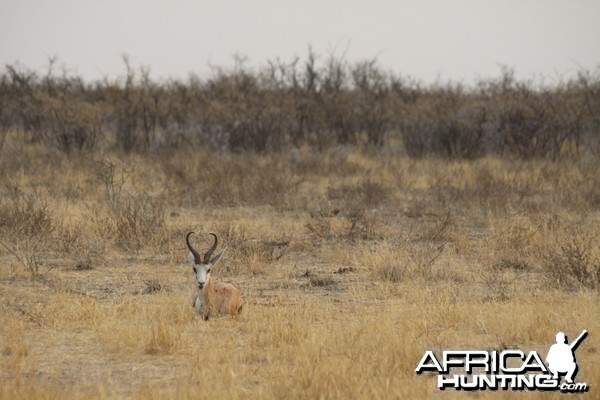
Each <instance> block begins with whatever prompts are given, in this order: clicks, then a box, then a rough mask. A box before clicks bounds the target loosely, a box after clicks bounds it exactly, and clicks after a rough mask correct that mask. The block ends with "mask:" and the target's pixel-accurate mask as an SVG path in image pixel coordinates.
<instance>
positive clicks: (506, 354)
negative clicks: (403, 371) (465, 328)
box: [415, 330, 589, 393]
mask: <svg viewBox="0 0 600 400" xmlns="http://www.w3.org/2000/svg"><path fill="white" fill-rule="evenodd" d="M587 334H588V333H587V331H586V330H584V331H583V332H581V334H580V335H579V336H578V337H577V339H575V340H573V341H572V342H571V343H570V344H568V342H567V337H566V336H565V334H564V333H563V332H558V333H557V334H556V343H555V344H553V345H552V346H551V347H550V350H549V351H548V355H547V356H546V363H544V362H543V361H542V359H541V358H540V356H539V355H538V354H537V352H535V351H530V352H529V353H528V354H525V353H524V352H522V351H521V350H503V351H500V352H499V351H495V350H494V351H486V350H446V351H444V352H443V353H442V357H441V359H440V358H437V357H436V355H435V354H434V353H433V351H426V352H425V354H424V355H423V357H422V358H421V361H420V362H419V365H417V368H416V370H415V371H416V373H417V374H421V373H422V372H427V371H437V372H438V388H439V389H440V390H445V389H447V388H454V389H455V390H488V389H489V390H498V389H501V390H524V389H527V390H560V391H561V392H569V393H573V392H587V391H588V390H589V386H588V384H587V383H584V382H575V381H574V379H575V375H576V374H577V361H576V359H575V350H577V347H579V345H580V344H581V342H582V341H583V340H584V339H585V338H586V336H587ZM440 361H441V362H440ZM453 368H461V369H462V370H463V371H464V373H463V374H453V375H452V376H450V371H451V369H453ZM475 369H478V370H479V371H482V372H484V373H474V372H475V371H474V370H475ZM562 376H565V382H563V383H561V377H562Z"/></svg>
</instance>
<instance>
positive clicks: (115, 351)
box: [0, 53, 600, 399]
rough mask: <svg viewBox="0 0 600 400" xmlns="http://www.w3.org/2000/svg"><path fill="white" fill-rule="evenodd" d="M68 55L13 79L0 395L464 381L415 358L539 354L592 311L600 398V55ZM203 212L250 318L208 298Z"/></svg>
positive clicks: (591, 370)
mask: <svg viewBox="0 0 600 400" xmlns="http://www.w3.org/2000/svg"><path fill="white" fill-rule="evenodd" d="M53 65H54V64H53V63H50V68H49V71H48V74H47V76H45V77H44V76H42V77H40V76H37V75H36V74H34V73H32V72H30V71H26V70H22V69H19V68H17V67H15V66H7V69H6V71H7V72H5V74H4V75H2V76H0V398H6V399H69V398H73V399H76V398H77V399H78V398H103V399H113V398H115V399H116V398H133V399H142V398H143V399H153V398H156V399H164V398H182V399H186V398H194V399H195V398H233V399H236V398H241V399H254V398H277V399H281V398H294V399H295V398H306V399H314V398H325V399H328V398H344V399H346V398H376V399H391V398H431V397H433V398H442V397H444V398H445V397H450V398H454V397H460V396H464V395H465V394H466V393H465V392H454V391H453V390H446V391H445V392H440V391H439V390H438V389H437V387H436V384H437V377H436V376H435V375H432V374H428V373H426V374H423V375H417V374H416V373H415V368H416V366H417V364H418V362H419V361H420V359H421V357H422V356H423V354H424V353H425V351H427V350H433V351H435V352H436V353H438V354H439V353H440V352H442V351H443V350H448V349H483V350H490V351H491V350H498V351H501V350H503V349H520V350H522V351H525V352H528V351H532V350H535V351H538V352H539V354H540V355H542V356H543V357H545V355H546V353H547V351H548V349H549V347H550V345H551V344H553V343H554V337H555V334H556V333H557V332H558V331H564V332H565V333H566V334H567V336H568V338H569V339H570V340H572V339H574V338H575V337H576V336H577V335H578V334H579V333H580V332H581V331H582V330H583V329H587V330H588V331H589V336H588V337H587V338H586V339H585V341H584V342H583V343H582V344H581V346H580V347H579V348H578V349H577V352H576V356H577V362H578V365H579V373H578V375H577V381H579V382H587V383H588V384H590V385H591V387H590V393H588V394H583V395H582V396H591V397H594V393H596V392H597V387H596V385H597V383H598V382H600V364H599V363H598V348H599V346H600V342H599V341H598V337H599V336H598V334H599V333H600V318H599V316H600V314H599V313H598V303H599V301H600V296H599V291H598V290H599V288H600V157H599V154H600V135H599V134H598V132H600V118H599V116H600V111H599V110H600V109H599V106H600V96H599V93H600V79H598V74H597V73H596V74H595V75H594V74H587V75H586V74H584V73H582V74H581V75H580V77H579V80H577V81H571V82H566V83H562V84H559V85H557V86H555V87H549V86H539V87H538V86H532V85H531V84H530V83H523V82H517V81H515V80H514V78H513V77H512V75H511V73H510V71H505V72H504V75H503V76H502V77H501V79H498V80H493V81H489V82H487V83H486V82H482V83H481V85H479V86H478V87H477V88H471V89H469V90H467V89H465V88H463V87H461V86H460V85H455V86H448V87H423V86H420V85H418V84H415V83H411V82H410V81H409V80H403V79H400V78H398V77H397V76H393V75H390V74H388V73H385V72H383V71H382V70H381V69H379V68H378V67H377V66H376V64H374V63H372V62H367V63H361V64H358V65H355V66H351V65H348V64H347V63H345V62H344V61H343V60H336V59H333V58H332V59H329V60H326V62H325V63H324V64H319V61H318V60H317V59H316V56H315V55H314V54H312V53H311V54H309V57H308V60H306V62H305V63H304V64H301V63H299V62H298V61H297V60H296V61H294V62H292V63H289V64H284V63H280V62H278V63H270V64H269V65H268V67H267V68H265V69H264V70H261V71H259V72H256V73H255V72H253V71H248V70H245V69H244V68H242V67H241V66H239V65H237V66H236V67H235V68H233V69H232V70H218V71H217V72H216V73H215V76H213V77H211V78H210V79H208V80H206V81H201V80H198V79H197V78H194V77H192V78H190V81H189V82H157V81H153V80H151V79H150V78H149V73H148V71H147V70H144V69H142V70H141V71H140V72H139V73H137V72H136V71H134V70H133V69H132V68H131V67H130V66H129V64H128V63H127V60H126V67H127V72H126V76H125V77H124V78H123V79H121V80H116V81H111V80H109V79H107V80H105V81H104V82H99V83H98V82H97V83H95V84H89V83H85V82H83V81H81V80H80V79H78V78H77V77H72V76H68V74H66V73H64V74H63V75H62V76H60V75H58V74H57V73H56V71H55V70H53V69H52V68H53ZM190 230H193V231H195V232H196V233H197V236H195V240H196V241H195V244H196V245H197V247H198V248H199V250H203V249H204V250H206V248H207V247H208V246H209V245H210V242H209V238H210V237H209V236H208V233H209V232H215V233H216V234H217V235H218V236H219V239H220V243H221V245H220V246H221V247H220V248H225V247H227V251H226V253H225V256H224V258H223V260H222V261H221V262H220V264H219V266H218V267H216V270H215V271H213V278H214V279H217V280H222V281H225V282H230V283H233V284H234V285H235V286H236V287H237V288H239V290H240V292H241V293H242V296H243V297H244V300H245V303H246V305H245V308H244V310H243V312H242V314H241V316H239V317H238V318H232V317H221V318H211V319H209V320H208V321H203V320H202V318H199V317H198V316H197V315H195V313H194V309H193V307H192V301H191V300H192V298H191V295H192V291H193V288H194V285H193V283H192V280H193V276H192V271H191V267H190V266H189V265H188V264H187V261H186V258H187V248H186V246H185V240H184V238H185V234H186V232H188V231H190ZM515 394H516V393H513V392H501V393H495V392H489V391H488V392H481V393H475V392H474V393H469V394H467V395H468V396H470V397H477V398H497V397H505V396H507V395H509V396H510V395H515ZM518 395H519V396H524V397H544V398H547V397H560V396H564V395H561V394H560V393H549V392H527V391H526V392H524V393H518Z"/></svg>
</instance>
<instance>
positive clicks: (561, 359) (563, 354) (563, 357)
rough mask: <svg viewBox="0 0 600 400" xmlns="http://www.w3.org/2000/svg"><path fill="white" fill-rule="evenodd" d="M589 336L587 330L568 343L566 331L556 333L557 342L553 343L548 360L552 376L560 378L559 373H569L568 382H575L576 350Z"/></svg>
mask: <svg viewBox="0 0 600 400" xmlns="http://www.w3.org/2000/svg"><path fill="white" fill-rule="evenodd" d="M586 336H587V331H586V330H584V331H583V332H581V335H579V336H578V337H577V339H575V340H574V341H573V342H572V343H571V344H567V337H566V336H565V334H564V333H562V332H558V333H557V334H556V344H553V345H552V347H550V350H549V351H548V356H547V357H546V362H547V363H548V369H549V370H550V372H552V378H554V379H559V374H563V373H566V374H567V377H566V379H567V383H573V377H575V374H576V373H577V363H576V361H575V350H576V349H577V347H578V346H579V344H580V343H581V342H582V341H583V339H585V337H586Z"/></svg>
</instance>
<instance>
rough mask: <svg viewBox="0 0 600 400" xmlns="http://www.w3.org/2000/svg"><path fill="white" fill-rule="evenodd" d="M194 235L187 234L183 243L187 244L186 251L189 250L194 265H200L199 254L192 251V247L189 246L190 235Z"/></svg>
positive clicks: (194, 250)
mask: <svg viewBox="0 0 600 400" xmlns="http://www.w3.org/2000/svg"><path fill="white" fill-rule="evenodd" d="M192 233H194V232H189V233H188V234H187V235H186V236H185V242H186V243H187V247H188V249H190V251H191V252H192V254H193V255H194V262H195V263H196V264H200V263H202V258H200V253H198V252H197V251H196V249H194V248H193V247H192V245H191V244H190V235H191V234H192Z"/></svg>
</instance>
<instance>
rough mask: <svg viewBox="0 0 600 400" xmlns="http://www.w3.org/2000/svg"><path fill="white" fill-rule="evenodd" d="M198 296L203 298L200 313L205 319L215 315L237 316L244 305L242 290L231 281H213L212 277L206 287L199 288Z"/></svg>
mask: <svg viewBox="0 0 600 400" xmlns="http://www.w3.org/2000/svg"><path fill="white" fill-rule="evenodd" d="M197 296H199V297H200V299H201V300H202V308H201V310H200V313H201V314H202V315H203V316H204V319H208V318H209V317H210V316H215V315H227V314H229V315H232V316H236V315H238V314H239V313H240V312H241V311H242V308H243V307H244V301H243V300H242V296H241V295H240V292H239V291H238V290H237V289H236V288H235V287H234V286H233V285H232V284H230V283H222V282H216V283H213V282H212V279H209V280H208V282H207V283H206V286H204V289H202V290H198V292H197V295H196V296H194V297H197ZM194 302H195V298H194Z"/></svg>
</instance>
